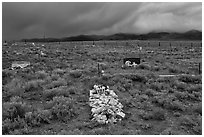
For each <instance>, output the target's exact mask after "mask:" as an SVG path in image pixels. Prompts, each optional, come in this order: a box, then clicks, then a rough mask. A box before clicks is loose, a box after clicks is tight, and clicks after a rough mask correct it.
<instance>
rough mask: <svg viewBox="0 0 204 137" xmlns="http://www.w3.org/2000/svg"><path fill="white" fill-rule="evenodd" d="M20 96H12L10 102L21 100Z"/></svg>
mask: <svg viewBox="0 0 204 137" xmlns="http://www.w3.org/2000/svg"><path fill="white" fill-rule="evenodd" d="M21 101H22V98H21V97H19V96H13V97H11V98H10V102H21Z"/></svg>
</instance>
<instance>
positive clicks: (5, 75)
mask: <svg viewBox="0 0 204 137" xmlns="http://www.w3.org/2000/svg"><path fill="white" fill-rule="evenodd" d="M12 76H13V73H12V72H10V71H9V70H2V84H3V85H5V84H7V83H8V82H10V80H11V79H12Z"/></svg>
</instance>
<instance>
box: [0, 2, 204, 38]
mask: <svg viewBox="0 0 204 137" xmlns="http://www.w3.org/2000/svg"><path fill="white" fill-rule="evenodd" d="M2 11H3V13H2V30H3V33H2V36H3V40H14V39H16V40H17V39H22V38H42V37H43V35H44V33H45V36H46V37H67V36H73V35H79V34H104V35H107V34H114V33H119V32H125V33H139V34H140V33H148V32H152V31H171V32H172V31H173V32H174V31H175V32H185V31H188V30H191V29H196V30H202V3H201V2H197V3H192V2H191V3H187V2H185V3H177V2H175V3H166V2H165V3H149V2H145V3H138V2H135V3H99V2H97V3H82V2H80V3H79V2H78V3H70V2H67V3H34V2H33V3H31V2H29V3H14V2H9V3H5V2H4V3H3V6H2Z"/></svg>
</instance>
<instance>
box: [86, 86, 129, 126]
mask: <svg viewBox="0 0 204 137" xmlns="http://www.w3.org/2000/svg"><path fill="white" fill-rule="evenodd" d="M89 105H90V107H91V112H92V116H93V119H92V120H95V121H97V122H99V123H100V124H107V123H116V122H118V121H121V120H122V118H124V117H125V113H123V110H122V108H123V105H122V104H121V103H120V102H119V101H118V96H117V95H116V94H115V92H114V91H113V90H110V89H109V87H108V86H102V85H94V88H93V89H92V90H90V97H89Z"/></svg>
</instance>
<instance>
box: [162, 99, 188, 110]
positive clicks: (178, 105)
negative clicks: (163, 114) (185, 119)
mask: <svg viewBox="0 0 204 137" xmlns="http://www.w3.org/2000/svg"><path fill="white" fill-rule="evenodd" d="M164 105H165V106H164V107H165V108H167V109H169V110H175V111H184V110H185V106H184V105H183V104H182V102H180V101H179V100H175V101H168V102H166V103H165V104H164Z"/></svg>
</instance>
